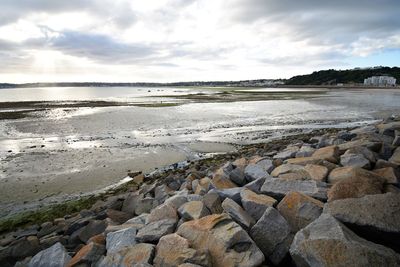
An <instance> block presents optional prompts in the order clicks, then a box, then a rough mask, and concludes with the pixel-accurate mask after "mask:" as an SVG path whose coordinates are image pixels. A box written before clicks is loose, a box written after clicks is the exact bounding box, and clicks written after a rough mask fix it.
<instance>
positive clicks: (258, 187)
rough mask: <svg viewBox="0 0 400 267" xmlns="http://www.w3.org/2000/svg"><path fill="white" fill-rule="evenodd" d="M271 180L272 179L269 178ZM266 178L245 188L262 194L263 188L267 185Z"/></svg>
mask: <svg viewBox="0 0 400 267" xmlns="http://www.w3.org/2000/svg"><path fill="white" fill-rule="evenodd" d="M268 179H270V178H268ZM265 180H266V178H259V179H257V180H255V181H253V182H251V183H248V184H246V185H245V186H244V188H247V189H249V190H251V191H253V192H255V193H257V194H260V193H261V191H260V190H261V186H262V185H263V184H264V183H265Z"/></svg>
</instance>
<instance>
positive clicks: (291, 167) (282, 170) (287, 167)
mask: <svg viewBox="0 0 400 267" xmlns="http://www.w3.org/2000/svg"><path fill="white" fill-rule="evenodd" d="M303 168H304V167H303V166H301V165H295V164H283V165H280V166H278V167H276V168H275V169H274V170H273V171H272V172H271V175H272V176H274V177H278V176H280V175H282V174H286V173H294V172H296V171H299V170H302V169H303Z"/></svg>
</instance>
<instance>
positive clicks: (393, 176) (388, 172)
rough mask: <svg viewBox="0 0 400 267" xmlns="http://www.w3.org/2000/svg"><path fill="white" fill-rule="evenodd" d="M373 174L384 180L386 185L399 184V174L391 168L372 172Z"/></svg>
mask: <svg viewBox="0 0 400 267" xmlns="http://www.w3.org/2000/svg"><path fill="white" fill-rule="evenodd" d="M373 172H374V173H375V174H377V175H379V176H381V177H383V178H384V179H385V180H386V183H389V184H399V182H400V174H399V172H398V171H397V170H396V169H394V168H393V167H386V168H381V169H377V170H373Z"/></svg>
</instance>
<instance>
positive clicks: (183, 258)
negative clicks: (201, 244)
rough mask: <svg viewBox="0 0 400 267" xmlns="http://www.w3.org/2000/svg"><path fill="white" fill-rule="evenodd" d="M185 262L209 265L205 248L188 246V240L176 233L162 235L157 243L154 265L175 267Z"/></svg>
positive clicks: (157, 266)
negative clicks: (197, 249)
mask: <svg viewBox="0 0 400 267" xmlns="http://www.w3.org/2000/svg"><path fill="white" fill-rule="evenodd" d="M185 262H191V263H195V264H199V265H200V266H210V264H209V255H208V252H207V250H203V251H201V250H199V251H196V250H195V249H193V248H190V244H189V241H188V240H186V239H185V238H183V237H181V236H179V235H177V234H170V235H166V236H163V237H162V238H161V239H160V242H158V245H157V254H156V257H155V258H154V266H155V267H175V266H178V265H180V264H182V263H185Z"/></svg>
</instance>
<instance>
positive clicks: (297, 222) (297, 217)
mask: <svg viewBox="0 0 400 267" xmlns="http://www.w3.org/2000/svg"><path fill="white" fill-rule="evenodd" d="M323 207H324V203H322V202H321V201H319V200H316V199H314V198H312V197H309V196H307V195H305V194H302V193H299V192H289V193H288V194H287V195H286V196H285V197H284V198H283V199H282V200H281V202H279V204H278V207H277V208H278V211H279V212H280V214H281V215H282V216H283V217H284V218H285V219H286V220H287V222H288V223H289V225H290V228H291V229H292V232H294V233H295V232H297V231H299V230H300V229H302V228H304V227H306V226H307V225H308V224H310V223H311V222H312V221H314V220H315V219H317V218H318V217H319V216H320V215H321V213H322V209H323Z"/></svg>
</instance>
